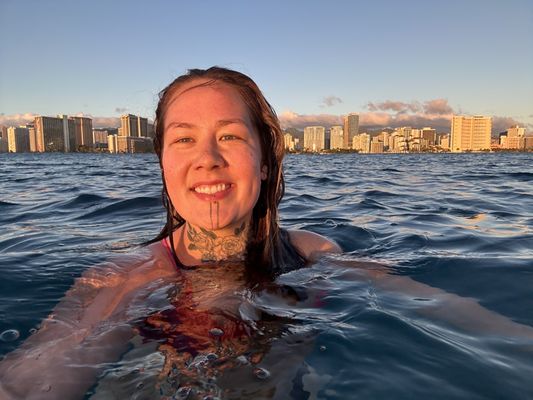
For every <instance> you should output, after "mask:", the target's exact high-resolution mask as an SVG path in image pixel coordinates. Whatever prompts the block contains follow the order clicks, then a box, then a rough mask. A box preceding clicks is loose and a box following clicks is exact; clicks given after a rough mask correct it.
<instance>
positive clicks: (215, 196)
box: [190, 180, 235, 201]
mask: <svg viewBox="0 0 533 400" xmlns="http://www.w3.org/2000/svg"><path fill="white" fill-rule="evenodd" d="M222 185H224V186H225V188H224V189H222V190H217V191H216V192H214V193H209V191H210V190H216V188H215V187H216V186H218V187H219V188H220V186H222ZM200 187H202V189H203V190H205V191H206V192H203V193H202V192H197V191H196V189H197V188H200ZM234 187H235V185H234V184H232V183H231V182H227V181H221V180H217V181H206V182H196V183H195V184H194V185H192V187H191V188H190V191H191V192H192V193H193V194H194V195H195V196H196V197H197V198H198V199H200V200H204V201H214V200H222V199H223V198H224V197H226V196H228V195H229V194H230V193H231V191H232V190H233V188H234Z"/></svg>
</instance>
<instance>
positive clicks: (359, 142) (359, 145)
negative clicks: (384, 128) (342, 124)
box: [352, 133, 370, 153]
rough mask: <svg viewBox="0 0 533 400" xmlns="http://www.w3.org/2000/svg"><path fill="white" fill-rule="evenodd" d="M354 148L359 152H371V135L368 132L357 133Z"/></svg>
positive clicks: (353, 141) (353, 142) (354, 138)
mask: <svg viewBox="0 0 533 400" xmlns="http://www.w3.org/2000/svg"><path fill="white" fill-rule="evenodd" d="M352 149H354V150H357V151H358V152H359V153H370V135H369V134H368V133H361V134H359V135H355V136H354V137H353V140H352Z"/></svg>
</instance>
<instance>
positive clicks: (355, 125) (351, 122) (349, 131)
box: [343, 113, 359, 149]
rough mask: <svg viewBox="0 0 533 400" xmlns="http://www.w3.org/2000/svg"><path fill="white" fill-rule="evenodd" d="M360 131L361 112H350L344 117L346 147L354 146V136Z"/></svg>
mask: <svg viewBox="0 0 533 400" xmlns="http://www.w3.org/2000/svg"><path fill="white" fill-rule="evenodd" d="M358 133H359V114H356V113H350V114H348V115H346V116H345V117H344V133H343V140H344V148H345V149H350V148H351V147H352V142H353V137H354V136H355V135H357V134H358Z"/></svg>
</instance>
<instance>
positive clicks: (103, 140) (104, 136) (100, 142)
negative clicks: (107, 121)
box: [93, 129, 109, 149]
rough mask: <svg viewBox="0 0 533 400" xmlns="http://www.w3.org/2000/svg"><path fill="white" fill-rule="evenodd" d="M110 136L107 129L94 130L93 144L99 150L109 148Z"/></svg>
mask: <svg viewBox="0 0 533 400" xmlns="http://www.w3.org/2000/svg"><path fill="white" fill-rule="evenodd" d="M108 135H109V131H108V130H107V129H93V143H94V147H95V148H97V149H106V148H108Z"/></svg>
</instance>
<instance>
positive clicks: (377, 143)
mask: <svg viewBox="0 0 533 400" xmlns="http://www.w3.org/2000/svg"><path fill="white" fill-rule="evenodd" d="M383 150H384V146H383V142H382V141H381V140H379V139H378V137H377V136H376V137H373V138H372V140H371V142H370V152H371V153H374V154H375V153H383Z"/></svg>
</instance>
